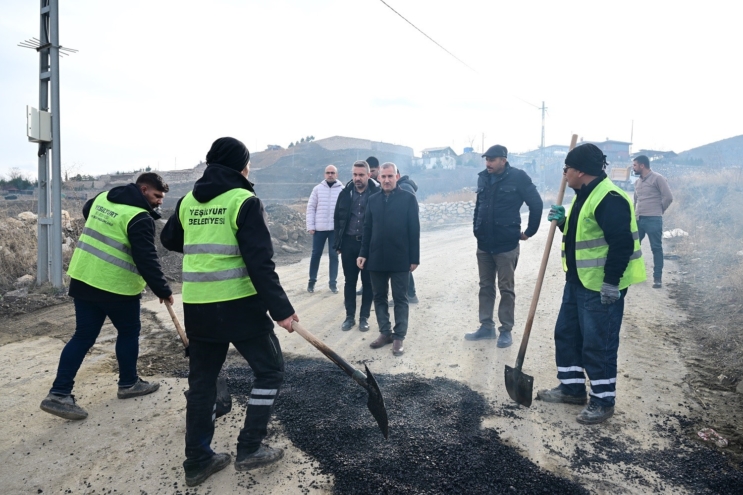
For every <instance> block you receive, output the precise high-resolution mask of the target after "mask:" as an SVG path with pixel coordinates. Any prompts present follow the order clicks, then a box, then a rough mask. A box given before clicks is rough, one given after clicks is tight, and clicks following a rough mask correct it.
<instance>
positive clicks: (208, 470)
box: [186, 456, 232, 486]
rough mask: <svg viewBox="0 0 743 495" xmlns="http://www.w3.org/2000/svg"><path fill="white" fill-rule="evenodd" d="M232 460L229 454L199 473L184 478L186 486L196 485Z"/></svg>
mask: <svg viewBox="0 0 743 495" xmlns="http://www.w3.org/2000/svg"><path fill="white" fill-rule="evenodd" d="M231 461H232V457H231V456H227V458H226V459H225V460H223V461H221V462H218V463H215V464H210V465H209V467H207V468H206V469H205V470H204V471H203V472H201V473H199V475H198V476H197V477H195V478H191V479H189V478H186V485H188V486H198V485H200V484H202V483H203V482H205V481H206V480H207V479H209V476H211V475H213V474H214V473H218V472H220V471H221V470H223V469H224V468H226V467H227V466H229V464H230V462H231Z"/></svg>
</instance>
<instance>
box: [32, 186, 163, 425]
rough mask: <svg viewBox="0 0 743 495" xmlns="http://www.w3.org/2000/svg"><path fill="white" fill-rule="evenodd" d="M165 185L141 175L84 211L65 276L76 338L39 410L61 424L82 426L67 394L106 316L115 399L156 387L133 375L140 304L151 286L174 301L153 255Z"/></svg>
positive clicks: (64, 353)
mask: <svg viewBox="0 0 743 495" xmlns="http://www.w3.org/2000/svg"><path fill="white" fill-rule="evenodd" d="M166 192H168V185H167V184H165V183H164V182H163V179H162V177H160V176H159V175H157V174H155V173H149V172H148V173H144V174H142V175H140V176H139V177H138V178H137V182H136V184H129V185H126V186H120V187H114V188H113V189H111V190H110V191H109V192H107V193H101V194H99V195H98V196H96V197H95V198H93V199H91V200H90V201H88V202H87V203H85V206H84V207H83V216H84V217H85V227H84V228H83V232H82V235H81V236H80V239H79V240H78V241H77V246H76V247H75V252H74V253H73V254H72V260H71V261H70V266H69V269H68V270H67V274H68V275H69V276H70V292H69V294H70V296H71V297H72V298H73V299H74V301H75V320H76V326H75V334H74V335H73V336H72V338H71V339H70V340H69V342H67V344H66V345H65V347H64V349H63V350H62V355H61V356H60V358H59V367H58V369H57V377H56V379H55V380H54V384H53V385H52V389H51V390H50V391H49V395H47V397H46V398H45V399H44V400H43V401H42V402H41V409H42V410H43V411H46V412H48V413H50V414H54V415H56V416H60V417H62V418H65V419H85V418H86V417H88V413H87V412H86V411H85V410H84V409H83V408H82V407H80V406H78V405H77V404H76V403H75V397H74V396H73V395H72V387H73V385H74V384H75V376H76V375H77V371H78V370H79V369H80V365H81V364H82V362H83V359H85V355H86V354H87V353H88V350H90V348H91V347H92V346H93V344H94V343H95V341H96V338H98V334H99V333H100V332H101V327H102V326H103V322H104V320H105V319H106V317H108V318H109V319H110V320H111V323H113V325H114V327H116V331H117V332H118V335H117V337H116V359H117V361H118V363H119V390H118V394H117V396H118V398H119V399H128V398H131V397H139V396H142V395H147V394H151V393H152V392H154V391H156V390H157V389H158V388H159V387H160V384H159V383H148V382H146V381H144V380H142V379H141V378H139V376H138V375H137V357H138V356H139V332H140V329H141V323H140V320H139V300H140V299H141V297H142V296H141V293H142V289H144V287H145V285H149V287H150V289H152V292H154V293H155V295H156V296H157V297H159V298H160V302H161V303H162V302H163V300H168V301H170V302H171V303H172V302H173V296H172V292H171V290H170V287H169V286H168V283H167V282H166V281H165V277H164V276H163V273H162V270H161V269H160V263H159V262H158V258H157V249H156V248H155V220H157V219H158V218H160V214H159V213H157V212H156V211H155V209H154V208H157V207H158V206H160V205H161V204H162V202H163V198H164V197H165V193H166Z"/></svg>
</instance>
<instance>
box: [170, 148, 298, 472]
mask: <svg viewBox="0 0 743 495" xmlns="http://www.w3.org/2000/svg"><path fill="white" fill-rule="evenodd" d="M206 162H207V167H206V170H205V171H204V175H203V176H202V177H201V178H200V179H199V180H197V181H196V184H195V185H194V188H193V191H192V192H190V193H188V194H187V195H186V196H184V197H183V198H181V199H180V200H179V201H178V205H177V206H176V211H175V213H174V214H173V216H172V217H170V219H169V220H168V223H167V224H166V225H165V228H164V229H163V232H162V234H161V236H160V239H161V240H162V243H163V246H165V247H166V248H167V249H169V250H171V251H178V252H182V253H183V254H184V257H183V313H184V316H185V324H186V334H187V335H188V338H189V350H190V360H189V374H188V385H189V393H188V399H187V405H186V460H185V461H184V462H183V467H184V469H185V471H186V484H187V485H188V486H196V485H199V484H201V483H203V482H204V481H205V480H206V479H207V478H208V477H209V476H211V475H212V474H213V473H216V472H217V471H219V470H221V469H223V468H224V467H225V466H227V464H229V463H230V460H231V458H230V455H229V454H227V453H221V454H216V453H214V451H213V450H212V449H211V442H212V437H213V436H214V416H213V411H214V409H213V408H214V404H215V400H216V396H217V385H216V383H217V376H218V375H219V371H220V370H221V369H222V364H224V361H225V358H226V357H227V350H228V348H229V345H230V343H232V345H233V346H234V347H235V349H237V351H238V352H239V353H240V354H241V355H242V356H243V357H244V358H245V359H246V360H247V361H248V364H249V365H250V367H251V369H252V370H253V374H254V375H255V380H254V381H253V389H252V391H251V394H250V399H249V400H248V407H247V412H246V415H245V425H244V427H243V429H242V430H241V431H240V435H239V436H238V438H237V460H236V461H235V469H236V470H238V471H247V470H249V469H254V468H257V467H259V466H264V465H266V464H271V463H273V462H276V461H278V460H279V459H281V457H282V456H283V454H284V452H283V451H282V450H281V449H274V448H271V447H268V446H265V445H261V441H262V440H263V438H264V437H265V436H266V428H267V426H268V421H269V419H270V416H271V411H272V409H273V405H274V401H275V400H276V397H277V395H278V392H279V388H280V387H281V384H282V382H283V380H284V359H283V356H282V354H281V347H280V346H279V341H278V339H277V338H276V335H275V334H274V331H273V329H274V325H273V321H271V319H273V320H274V321H276V322H277V323H278V324H279V326H281V327H283V328H285V329H286V330H288V331H289V332H292V327H291V324H292V321H299V318H298V317H297V315H296V313H295V312H294V308H293V307H292V305H291V304H290V303H289V299H288V298H287V296H286V293H285V292H284V289H283V288H282V287H281V284H280V282H279V276H278V275H277V274H276V270H275V268H276V267H275V265H274V262H273V260H272V259H271V258H272V257H273V245H272V244H271V235H270V233H269V231H268V226H267V224H266V218H265V211H264V209H263V204H262V203H261V201H260V200H259V199H258V198H257V197H256V196H255V193H254V192H253V185H252V184H251V183H250V182H249V181H248V174H249V172H250V153H249V152H248V149H247V148H246V147H245V145H244V144H243V143H241V142H240V141H238V140H237V139H234V138H230V137H225V138H220V139H217V140H216V141H214V143H213V144H212V147H211V149H210V150H209V153H207V155H206ZM266 312H268V313H270V315H271V317H269V316H268V314H266Z"/></svg>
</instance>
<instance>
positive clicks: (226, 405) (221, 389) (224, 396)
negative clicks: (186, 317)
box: [164, 301, 232, 419]
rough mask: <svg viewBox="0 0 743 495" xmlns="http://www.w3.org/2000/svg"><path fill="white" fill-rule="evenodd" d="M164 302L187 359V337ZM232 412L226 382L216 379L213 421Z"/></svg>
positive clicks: (167, 304)
mask: <svg viewBox="0 0 743 495" xmlns="http://www.w3.org/2000/svg"><path fill="white" fill-rule="evenodd" d="M164 302H165V307H166V308H168V313H170V318H171V319H172V320H173V325H175V329H176V331H177V332H178V336H179V337H180V338H181V342H183V347H184V348H185V351H186V357H188V355H189V352H188V337H186V332H184V331H183V327H181V322H180V321H178V317H177V316H176V315H175V311H174V310H173V306H172V305H171V304H170V303H169V302H168V301H164ZM183 394H184V395H185V396H186V398H188V390H186V391H185V392H184V393H183ZM231 410H232V396H231V395H230V391H229V389H228V388H227V380H225V379H224V377H221V376H220V377H219V378H217V402H216V403H215V404H214V419H217V418H221V417H222V416H224V415H225V414H227V413H228V412H230V411H231Z"/></svg>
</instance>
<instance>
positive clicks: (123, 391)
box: [116, 378, 160, 399]
mask: <svg viewBox="0 0 743 495" xmlns="http://www.w3.org/2000/svg"><path fill="white" fill-rule="evenodd" d="M158 388H160V384H159V383H158V382H152V383H150V382H146V381H144V380H142V379H141V378H137V383H135V384H134V385H132V386H131V387H119V391H118V392H117V393H116V397H118V398H119V399H131V398H132V397H140V396H142V395H147V394H151V393H152V392H154V391H156V390H157V389H158Z"/></svg>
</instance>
